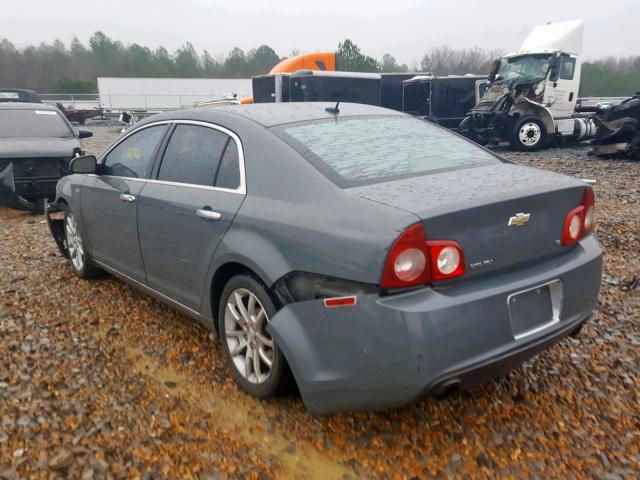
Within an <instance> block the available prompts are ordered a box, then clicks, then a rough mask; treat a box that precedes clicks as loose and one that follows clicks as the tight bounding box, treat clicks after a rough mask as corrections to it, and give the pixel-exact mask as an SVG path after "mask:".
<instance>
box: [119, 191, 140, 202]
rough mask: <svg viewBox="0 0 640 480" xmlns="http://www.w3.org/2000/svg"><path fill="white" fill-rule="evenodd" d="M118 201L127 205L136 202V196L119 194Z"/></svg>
mask: <svg viewBox="0 0 640 480" xmlns="http://www.w3.org/2000/svg"><path fill="white" fill-rule="evenodd" d="M120 200H122V201H123V202H127V203H133V202H135V201H136V196H135V195H130V194H128V193H121V194H120Z"/></svg>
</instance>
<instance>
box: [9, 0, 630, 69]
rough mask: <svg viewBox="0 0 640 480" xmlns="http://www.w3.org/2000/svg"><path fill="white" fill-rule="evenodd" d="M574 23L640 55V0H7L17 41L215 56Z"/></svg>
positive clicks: (516, 36) (499, 42) (380, 48)
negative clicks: (102, 41)
mask: <svg viewBox="0 0 640 480" xmlns="http://www.w3.org/2000/svg"><path fill="white" fill-rule="evenodd" d="M574 19H582V20H584V21H585V39H584V53H585V56H586V57H587V58H589V59H593V58H600V57H604V56H607V55H616V56H619V55H640V0H608V1H603V0H531V1H520V0H509V1H506V0H483V1H477V2H476V1H469V0H467V1H462V0H438V1H424V0H423V1H418V0H387V1H384V2H381V1H373V0H369V1H367V0H357V1H348V0H319V1H304V0H278V1H275V2H257V1H254V2H251V1H247V0H170V1H166V0H101V1H96V0H55V1H54V0H17V1H13V0H0V37H6V38H8V39H9V40H10V41H11V42H13V43H14V44H15V45H16V46H18V47H23V46H26V45H28V44H34V43H39V42H42V41H47V42H49V41H51V40H53V39H56V38H58V39H60V40H62V41H63V42H65V44H67V45H68V43H69V42H70V40H71V39H72V38H73V37H74V36H77V37H78V38H79V39H80V40H81V41H82V42H84V43H86V42H87V41H88V39H89V37H90V36H91V34H92V33H93V32H95V31H96V30H102V31H103V32H105V33H106V34H107V35H109V36H110V37H111V38H114V39H119V40H122V41H123V42H124V43H139V44H141V45H145V46H149V47H152V48H155V47H157V46H159V45H163V46H165V47H167V48H168V49H169V50H170V51H173V50H174V49H175V48H177V47H178V46H180V45H182V44H184V43H185V42H186V41H189V42H191V43H192V44H193V45H194V47H195V48H196V50H198V52H200V53H201V52H202V51H203V50H205V49H206V50H208V51H209V52H210V53H212V54H221V53H222V54H224V53H226V52H228V51H229V50H230V49H231V48H233V47H235V46H238V47H240V48H242V49H244V50H248V49H250V48H254V47H256V46H258V45H260V44H267V45H269V46H271V47H272V48H274V49H275V50H276V52H277V53H278V54H279V55H280V56H286V55H288V54H289V52H290V51H291V49H293V48H297V49H299V50H300V51H301V52H308V51H318V50H320V51H323V50H327V51H333V50H335V49H336V47H337V45H338V42H340V41H341V40H343V39H344V38H346V37H348V38H351V39H352V40H353V41H354V42H355V43H356V44H357V45H358V46H359V47H360V49H361V50H362V51H363V52H364V53H366V54H369V55H372V56H375V57H377V58H379V57H381V56H382V55H383V54H384V53H387V52H388V53H391V54H393V55H394V56H395V57H396V58H397V59H398V60H399V61H400V62H406V63H408V64H409V65H410V64H411V63H412V62H413V61H416V60H419V59H420V58H421V57H422V56H423V54H424V53H425V52H426V51H427V50H428V49H429V47H432V46H437V45H442V44H448V45H450V46H452V47H455V48H462V47H472V46H474V45H478V46H481V47H485V48H491V49H493V48H501V49H504V50H506V51H509V50H515V49H517V47H518V46H519V45H520V43H521V41H522V40H523V39H524V37H525V36H526V35H527V33H528V32H529V31H530V30H531V28H532V27H533V26H535V25H538V24H541V23H546V22H549V21H552V22H555V21H562V20H574Z"/></svg>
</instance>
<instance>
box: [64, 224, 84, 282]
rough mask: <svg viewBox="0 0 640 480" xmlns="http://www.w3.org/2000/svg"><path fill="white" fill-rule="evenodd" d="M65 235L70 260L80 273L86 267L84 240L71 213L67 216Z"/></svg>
mask: <svg viewBox="0 0 640 480" xmlns="http://www.w3.org/2000/svg"><path fill="white" fill-rule="evenodd" d="M65 233H66V237H67V251H68V252H69V260H71V265H73V268H74V269H75V270H76V271H78V272H79V271H80V270H82V267H83V266H84V247H83V246H82V238H81V237H80V233H79V231H78V224H77V223H76V219H75V218H74V217H73V214H71V213H69V214H67V218H66V220H65Z"/></svg>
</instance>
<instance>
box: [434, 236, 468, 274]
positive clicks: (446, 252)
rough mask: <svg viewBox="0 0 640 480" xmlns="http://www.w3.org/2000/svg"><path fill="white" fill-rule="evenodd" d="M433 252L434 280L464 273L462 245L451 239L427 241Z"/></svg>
mask: <svg viewBox="0 0 640 480" xmlns="http://www.w3.org/2000/svg"><path fill="white" fill-rule="evenodd" d="M427 246H428V247H429V251H430V252H431V275H432V277H431V278H432V280H446V279H447V278H452V277H457V276H459V275H462V274H463V273H464V256H463V254H462V247H460V245H458V244H457V243H456V242H453V241H450V240H434V241H427Z"/></svg>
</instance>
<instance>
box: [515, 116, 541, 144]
mask: <svg viewBox="0 0 640 480" xmlns="http://www.w3.org/2000/svg"><path fill="white" fill-rule="evenodd" d="M541 137H542V131H541V130H540V125H538V124H537V123H534V122H527V123H525V124H524V125H522V126H521V127H520V131H519V132H518V138H519V139H520V143H522V144H523V145H527V146H529V147H531V146H533V145H535V144H537V143H538V142H539V141H540V138H541Z"/></svg>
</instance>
